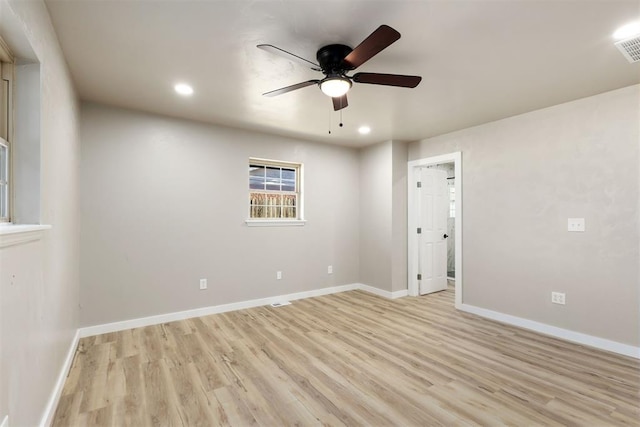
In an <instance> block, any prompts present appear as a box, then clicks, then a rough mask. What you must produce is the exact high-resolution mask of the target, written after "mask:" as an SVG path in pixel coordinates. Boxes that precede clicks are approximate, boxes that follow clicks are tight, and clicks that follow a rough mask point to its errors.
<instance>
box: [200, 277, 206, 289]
mask: <svg viewBox="0 0 640 427" xmlns="http://www.w3.org/2000/svg"><path fill="white" fill-rule="evenodd" d="M204 289H207V279H200V290H201V291H202V290H204Z"/></svg>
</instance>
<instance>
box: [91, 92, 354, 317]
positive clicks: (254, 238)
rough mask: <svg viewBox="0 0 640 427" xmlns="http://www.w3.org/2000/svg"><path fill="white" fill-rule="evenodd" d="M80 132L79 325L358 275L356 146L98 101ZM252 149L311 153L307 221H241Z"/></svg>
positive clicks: (274, 154) (302, 158)
mask: <svg viewBox="0 0 640 427" xmlns="http://www.w3.org/2000/svg"><path fill="white" fill-rule="evenodd" d="M81 136H82V168H81V178H82V179H81V194H82V198H81V212H82V215H81V227H82V233H81V245H82V256H81V261H82V262H81V264H82V267H81V280H82V289H81V298H80V299H81V304H82V309H81V323H82V325H85V326H87V325H96V324H102V323H107V322H113V321H121V320H126V319H133V318H138V317H144V316H150V315H156V314H164V313H170V312H175V311H180V310H187V309H193V308H198V307H206V306H212V305H219V304H225V303H232V302H238V301H245V300H250V299H256V298H263V297H269V296H276V295H282V294H288V293H294V292H302V291H308V290H314V289H318V288H323V287H329V286H337V285H344V284H350V283H356V282H358V272H359V246H358V242H359V218H360V212H359V198H358V152H357V151H356V150H354V149H350V148H344V147H337V146H331V145H325V144H315V143H310V142H303V141H297V140H291V139H286V138H283V137H278V136H269V135H265V134H260V133H253V132H247V131H241V130H235V129H230V128H225V127H219V126H213V125H205V124H200V123H195V122H188V121H184V120H177V119H171V118H166V117H160V116H153V115H148V114H143V113H138V112H133V111H127V110H121V109H115V108H109V107H104V106H100V105H95V104H83V105H82V125H81ZM249 157H261V158H268V159H275V160H285V161H293V162H302V163H304V192H305V194H304V199H305V216H306V219H307V220H308V222H307V224H306V225H305V226H304V227H247V226H246V225H245V223H244V220H245V219H246V218H247V212H248V208H247V200H248V159H249ZM328 265H333V271H334V273H333V274H332V275H328V274H327V266H328ZM278 270H280V271H282V272H283V278H282V280H276V271H278ZM200 278H207V279H208V282H209V289H207V290H204V291H201V290H199V289H198V283H199V279H200Z"/></svg>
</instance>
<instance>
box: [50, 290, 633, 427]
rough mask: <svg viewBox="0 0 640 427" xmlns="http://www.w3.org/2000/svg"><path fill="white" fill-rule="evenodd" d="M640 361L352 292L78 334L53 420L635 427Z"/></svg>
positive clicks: (427, 303)
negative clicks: (85, 335) (180, 319)
mask: <svg viewBox="0 0 640 427" xmlns="http://www.w3.org/2000/svg"><path fill="white" fill-rule="evenodd" d="M639 369H640V365H639V363H638V361H636V360H634V359H631V358H626V357H622V356H617V355H613V354H610V353H606V352H601V351H598V350H593V349H589V348H585V347H581V346H579V345H574V344H570V343H566V342H563V341H560V340H556V339H553V338H549V337H545V336H542V335H538V334H536V333H533V332H529V331H525V330H522V329H518V328H513V327H508V326H505V325H501V324H499V323H496V322H492V321H489V320H485V319H482V318H480V317H476V316H474V315H470V314H465V313H461V312H458V311H456V310H455V309H454V308H453V292H452V291H444V292H440V293H437V294H434V295H430V296H426V297H418V298H402V299H399V300H394V301H391V300H387V299H384V298H380V297H376V296H373V295H371V294H368V293H365V292H361V291H353V292H345V293H340V294H334V295H329V296H323V297H317V298H310V299H306V300H299V301H294V302H293V303H292V305H288V306H283V307H280V308H272V307H260V308H253V309H247V310H241V311H236V312H230V313H225V314H217V315H212V316H207V317H201V318H195V319H189V320H184V321H179V322H172V323H166V324H163V325H157V326H150V327H145V328H137V329H132V330H127V331H122V332H117V333H110V334H104V335H100V336H95V337H90V338H84V339H82V340H81V342H80V346H79V349H78V352H77V354H76V358H75V360H74V363H73V366H72V368H71V371H70V374H69V377H68V378H67V381H66V384H65V387H64V391H63V396H62V398H61V400H60V403H59V405H58V408H57V412H56V416H55V420H54V423H53V424H54V425H55V426H75V425H99V426H136V427H138V426H147V425H159V426H164V425H186V426H215V425H233V426H248V425H261V426H288V425H305V426H306V425H311V426H314V425H336V426H338V425H348V426H356V425H374V426H383V425H399V426H435V425H446V426H455V425H486V426H489V425H515V426H531V425H584V426H605V425H640V409H639V405H640V392H639V384H640V374H639Z"/></svg>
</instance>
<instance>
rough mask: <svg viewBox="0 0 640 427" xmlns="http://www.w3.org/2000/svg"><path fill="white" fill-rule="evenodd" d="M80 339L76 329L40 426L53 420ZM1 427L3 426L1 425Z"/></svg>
mask: <svg viewBox="0 0 640 427" xmlns="http://www.w3.org/2000/svg"><path fill="white" fill-rule="evenodd" d="M79 340H80V330H77V331H76V334H75V335H74V337H73V340H72V341H71V345H70V346H69V351H67V357H66V359H65V360H64V363H63V365H62V369H60V374H59V375H58V380H57V381H56V384H55V386H54V388H53V391H52V392H51V396H50V397H49V401H48V402H47V406H46V408H45V410H44V413H43V414H42V418H41V419H40V427H49V426H50V425H51V423H52V422H53V416H54V415H55V413H56V408H57V407H58V402H59V401H60V396H62V389H63V388H64V382H65V381H66V379H67V375H68V374H69V370H70V369H71V364H72V363H73V358H74V357H75V355H76V349H77V348H78V341H79ZM1 427H4V425H2V426H1Z"/></svg>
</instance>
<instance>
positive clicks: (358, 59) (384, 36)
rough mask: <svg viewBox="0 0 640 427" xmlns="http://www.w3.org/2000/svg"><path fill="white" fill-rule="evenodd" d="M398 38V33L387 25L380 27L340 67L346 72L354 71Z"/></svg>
mask: <svg viewBox="0 0 640 427" xmlns="http://www.w3.org/2000/svg"><path fill="white" fill-rule="evenodd" d="M399 38H400V33H399V32H397V31H396V30H394V29H393V28H391V27H390V26H388V25H380V26H379V27H378V29H377V30H375V31H374V32H373V33H371V34H370V35H369V37H367V38H366V39H364V41H363V42H362V43H360V44H359V45H358V46H356V48H355V49H353V50H352V51H351V53H350V54H348V55H347V56H346V57H345V58H344V59H343V60H342V65H343V66H344V68H345V69H347V70H355V69H356V68H358V67H359V66H361V65H362V64H364V63H365V62H367V61H368V60H370V59H371V58H373V57H374V56H376V55H377V54H378V53H380V52H381V51H382V50H383V49H385V48H387V47H388V46H389V45H391V43H393V42H395V41H396V40H398V39H399Z"/></svg>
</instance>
